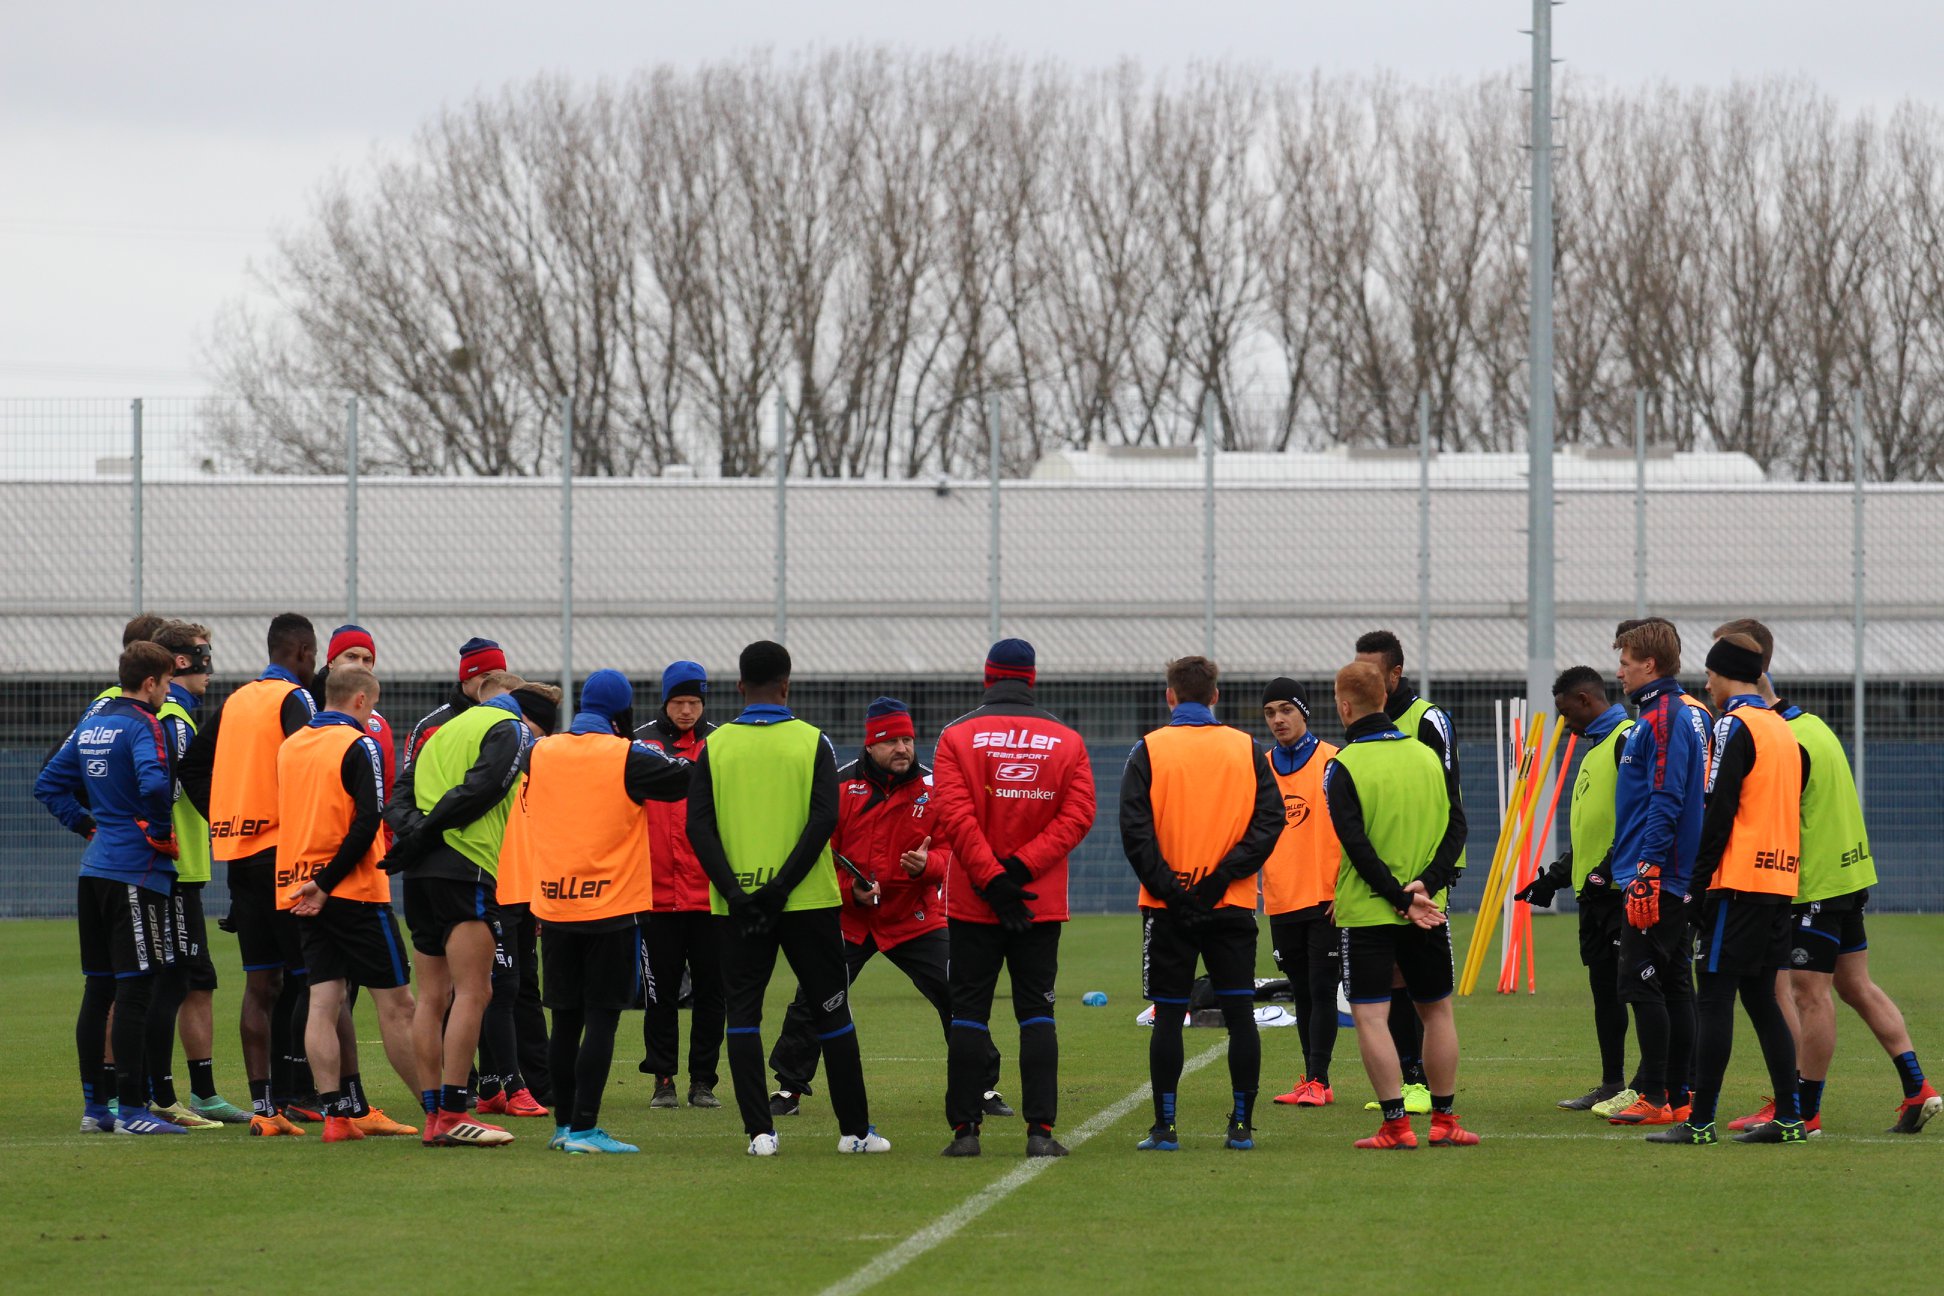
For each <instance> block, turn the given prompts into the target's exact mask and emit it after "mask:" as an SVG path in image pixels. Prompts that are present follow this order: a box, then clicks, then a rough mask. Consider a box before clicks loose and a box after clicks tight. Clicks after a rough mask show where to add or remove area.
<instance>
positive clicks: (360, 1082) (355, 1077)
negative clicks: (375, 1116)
mask: <svg viewBox="0 0 1944 1296" xmlns="http://www.w3.org/2000/svg"><path fill="white" fill-rule="evenodd" d="M342 1083H343V1085H344V1101H345V1105H346V1106H347V1107H348V1109H349V1114H350V1115H352V1116H368V1115H370V1114H371V1104H370V1103H369V1102H368V1101H366V1099H365V1091H364V1077H363V1076H361V1075H359V1074H358V1073H357V1072H356V1071H353V1072H352V1073H351V1074H350V1075H348V1076H346V1077H344V1080H343V1082H342Z"/></svg>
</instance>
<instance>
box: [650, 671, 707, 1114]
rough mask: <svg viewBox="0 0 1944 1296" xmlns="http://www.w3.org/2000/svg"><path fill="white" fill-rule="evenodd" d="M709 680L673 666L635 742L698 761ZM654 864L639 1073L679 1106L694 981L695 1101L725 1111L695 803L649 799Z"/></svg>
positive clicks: (657, 1103)
mask: <svg viewBox="0 0 1944 1296" xmlns="http://www.w3.org/2000/svg"><path fill="white" fill-rule="evenodd" d="M708 695H709V675H708V672H707V671H705V670H703V669H702V667H701V666H699V665H697V664H696V663H695V662H692V661H678V662H674V663H672V664H671V665H670V666H669V668H668V669H667V670H665V671H663V672H662V705H661V714H660V715H658V716H656V717H655V718H654V719H653V720H650V721H649V722H648V723H647V724H645V725H642V726H641V727H640V728H639V729H637V730H635V735H634V736H635V740H636V741H637V742H642V743H645V744H647V745H648V746H650V747H652V748H654V749H655V750H656V751H658V752H661V753H663V754H664V755H668V756H678V757H680V758H682V759H683V760H688V761H694V760H696V759H698V758H699V757H700V756H701V754H702V747H703V744H704V743H705V742H706V741H707V739H708V736H709V732H710V731H711V730H713V729H714V728H715V726H714V725H713V724H711V723H709V722H708V721H707V720H704V719H703V718H702V712H703V709H704V707H705V705H706V703H707V701H708ZM643 810H644V811H645V813H646V814H647V816H648V858H649V860H650V861H651V865H652V867H651V872H652V874H653V880H654V896H655V907H654V909H653V910H651V911H650V912H649V913H648V915H647V919H646V921H645V922H643V924H642V937H643V944H644V945H645V946H646V948H647V952H648V982H647V989H646V994H645V996H644V1004H643V1006H644V1007H645V1008H646V1009H647V1011H646V1012H645V1013H643V1014H642V1020H641V1037H642V1044H643V1046H644V1048H645V1050H646V1052H645V1054H644V1056H643V1058H642V1061H641V1071H642V1073H643V1074H644V1075H652V1076H653V1077H655V1096H654V1097H653V1098H651V1099H650V1100H649V1102H648V1105H649V1106H650V1107H677V1106H680V1105H681V1104H680V1103H678V1102H677V1101H676V1098H675V1071H676V1066H675V1063H676V1060H677V1057H678V1055H679V1054H680V1052H681V1048H682V1021H681V1014H680V1013H679V1012H678V1011H677V1009H676V1001H677V999H678V998H679V997H680V995H681V990H682V970H683V969H684V968H686V969H687V970H688V974H689V986H690V991H691V993H692V994H693V996H694V998H693V1008H692V1016H691V1018H690V1021H689V1053H688V1078H689V1088H688V1103H689V1106H691V1107H720V1106H722V1102H721V1100H719V1099H718V1098H717V1097H716V1096H715V1087H716V1081H717V1080H718V1079H719V1078H720V1077H718V1076H717V1074H716V1065H717V1063H718V1062H720V1061H721V1058H722V1030H723V1023H724V1021H725V1006H724V1001H723V993H722V954H721V945H720V944H719V942H718V938H717V936H716V929H715V926H714V923H713V922H712V920H711V918H710V915H709V879H708V878H707V877H706V876H704V874H703V872H702V862H701V861H700V860H698V859H696V857H695V848H694V847H693V846H690V845H689V839H688V802H687V801H686V800H683V801H649V802H647V803H646V804H645V805H644V806H643Z"/></svg>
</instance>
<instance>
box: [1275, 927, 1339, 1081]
mask: <svg viewBox="0 0 1944 1296" xmlns="http://www.w3.org/2000/svg"><path fill="white" fill-rule="evenodd" d="M1269 943H1270V944H1271V945H1272V946H1273V947H1274V951H1273V952H1274V953H1275V956H1276V966H1277V967H1280V968H1281V969H1282V974H1283V975H1284V976H1286V977H1288V978H1289V988H1290V991H1291V993H1292V994H1293V995H1294V997H1295V999H1296V1033H1297V1037H1298V1038H1299V1039H1301V1040H1302V1042H1303V1074H1304V1075H1306V1076H1308V1077H1309V1078H1310V1079H1312V1080H1315V1081H1317V1082H1318V1083H1320V1084H1325V1085H1327V1084H1329V1083H1330V1059H1331V1057H1332V1056H1333V1055H1334V1054H1335V1052H1336V1037H1337V983H1338V981H1339V980H1340V979H1341V978H1342V975H1343V961H1342V959H1341V958H1339V957H1338V955H1337V932H1336V924H1334V923H1332V922H1331V921H1330V920H1329V919H1328V918H1325V917H1323V916H1322V915H1321V914H1318V915H1316V916H1314V917H1310V918H1298V919H1295V920H1294V921H1290V920H1287V919H1284V918H1281V917H1271V918H1270V919H1269Z"/></svg>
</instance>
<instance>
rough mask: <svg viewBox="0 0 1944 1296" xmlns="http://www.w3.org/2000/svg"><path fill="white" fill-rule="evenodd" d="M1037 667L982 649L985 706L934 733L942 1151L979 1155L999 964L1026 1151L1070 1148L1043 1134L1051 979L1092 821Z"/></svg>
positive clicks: (1072, 743) (1087, 771)
mask: <svg viewBox="0 0 1944 1296" xmlns="http://www.w3.org/2000/svg"><path fill="white" fill-rule="evenodd" d="M1035 676H1036V663H1035V658H1034V654H1033V646H1032V645H1031V644H1029V643H1027V642H1026V641H1025V640H1023V639H1001V640H1000V641H999V642H998V643H996V644H994V645H992V650H991V651H990V652H989V653H987V654H986V664H985V681H986V693H985V705H983V706H981V707H980V708H979V709H978V710H976V711H973V712H972V713H971V714H969V715H966V716H962V717H960V718H959V719H957V720H954V721H953V722H952V723H951V724H949V725H947V726H946V727H945V731H944V732H943V733H941V734H939V736H938V755H937V758H936V772H935V774H934V775H933V783H934V790H933V795H932V800H933V803H934V805H935V807H936V809H935V810H934V811H933V814H934V816H935V817H936V818H937V820H938V829H937V833H936V834H935V835H936V836H937V837H938V839H939V840H940V841H942V842H943V843H944V844H945V845H947V846H949V847H950V848H951V851H952V865H951V872H950V877H949V880H948V881H947V883H946V888H945V893H946V903H947V913H948V914H949V917H950V922H949V930H950V932H951V939H952V966H951V976H950V985H951V995H952V1035H951V1045H950V1048H949V1050H948V1053H947V1059H946V1082H945V1118H946V1119H947V1120H948V1121H950V1122H951V1125H952V1142H951V1144H950V1145H949V1146H948V1147H947V1148H946V1149H945V1155H946V1156H955V1157H958V1156H977V1155H979V1118H980V1116H981V1115H982V1111H981V1106H982V1103H981V1093H982V1090H983V1089H984V1088H985V1087H986V1086H985V1085H984V1084H983V1076H984V1074H985V1070H984V1063H985V1058H986V1056H987V1052H986V1050H987V1049H988V1048H989V1047H990V1043H991V1041H990V1035H991V1026H990V1023H989V1019H990V1017H991V1015H992V996H993V991H994V988H995V987H996V986H997V984H998V981H999V970H1000V968H1001V967H1004V968H1005V969H1006V971H1007V973H1008V974H1009V975H1010V977H1011V979H1012V996H1013V1015H1014V1016H1015V1017H1017V1018H1018V1020H1019V1088H1020V1096H1021V1100H1022V1101H1021V1106H1023V1107H1024V1108H1025V1117H1026V1155H1027V1156H1029V1157H1033V1156H1065V1155H1066V1152H1067V1150H1066V1149H1065V1148H1064V1147H1062V1146H1061V1145H1060V1144H1059V1143H1058V1142H1057V1141H1056V1140H1055V1139H1054V1137H1053V1121H1054V1118H1055V1116H1056V1114H1057V1112H1058V1108H1059V1072H1060V1042H1059V1037H1058V1036H1057V1035H1056V1034H1055V1033H1054V1027H1053V982H1054V978H1055V976H1056V975H1057V974H1058V972H1059V964H1060V924H1061V923H1063V922H1065V921H1066V919H1067V854H1068V853H1069V852H1070V851H1072V850H1073V848H1074V847H1076V846H1078V845H1079V844H1080V841H1081V839H1082V838H1084V837H1085V836H1086V835H1087V829H1089V828H1091V827H1092V826H1093V821H1094V782H1093V769H1092V767H1091V766H1090V765H1089V764H1088V762H1087V748H1086V745H1085V744H1084V743H1083V742H1082V741H1081V739H1080V735H1079V734H1077V733H1075V732H1074V731H1073V730H1071V729H1069V728H1067V727H1066V726H1065V725H1064V724H1061V723H1060V721H1059V719H1058V717H1056V716H1054V715H1052V714H1050V713H1048V712H1046V711H1042V710H1041V709H1040V708H1039V706H1038V704H1037V703H1036V702H1035V701H1034V700H1033V683H1034V679H1035Z"/></svg>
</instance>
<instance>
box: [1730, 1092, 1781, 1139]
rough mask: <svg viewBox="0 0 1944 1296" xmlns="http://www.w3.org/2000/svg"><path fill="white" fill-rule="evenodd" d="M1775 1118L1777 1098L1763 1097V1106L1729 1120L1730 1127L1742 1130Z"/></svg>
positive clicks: (1764, 1123)
mask: <svg viewBox="0 0 1944 1296" xmlns="http://www.w3.org/2000/svg"><path fill="white" fill-rule="evenodd" d="M1774 1119H1775V1099H1773V1098H1766V1097H1765V1098H1763V1099H1762V1106H1761V1108H1760V1109H1759V1110H1757V1111H1752V1112H1750V1113H1748V1115H1746V1116H1737V1117H1735V1119H1733V1120H1731V1121H1729V1122H1728V1128H1729V1129H1731V1130H1735V1131H1737V1132H1740V1131H1741V1130H1745V1129H1748V1128H1750V1127H1751V1126H1755V1125H1766V1124H1768V1123H1769V1122H1770V1121H1772V1120H1774Z"/></svg>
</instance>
